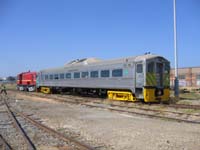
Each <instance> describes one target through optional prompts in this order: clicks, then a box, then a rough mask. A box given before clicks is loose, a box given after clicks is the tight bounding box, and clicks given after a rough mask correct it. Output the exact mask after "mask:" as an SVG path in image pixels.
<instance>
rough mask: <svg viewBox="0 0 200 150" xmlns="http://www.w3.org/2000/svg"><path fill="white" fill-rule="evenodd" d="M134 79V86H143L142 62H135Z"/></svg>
mask: <svg viewBox="0 0 200 150" xmlns="http://www.w3.org/2000/svg"><path fill="white" fill-rule="evenodd" d="M135 77H136V80H135V87H136V88H143V86H144V71H143V64H142V63H137V64H136V76H135Z"/></svg>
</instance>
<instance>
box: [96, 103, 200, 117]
mask: <svg viewBox="0 0 200 150" xmlns="http://www.w3.org/2000/svg"><path fill="white" fill-rule="evenodd" d="M94 103H96V102H94ZM97 104H98V103H97ZM109 105H110V106H115V107H123V108H135V109H139V110H144V111H152V112H160V113H163V112H165V113H173V114H178V115H190V116H196V117H200V114H189V113H183V112H175V111H169V110H158V109H149V108H141V107H137V106H122V105H116V104H109Z"/></svg>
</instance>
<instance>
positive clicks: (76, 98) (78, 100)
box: [11, 90, 200, 110]
mask: <svg viewBox="0 0 200 150" xmlns="http://www.w3.org/2000/svg"><path fill="white" fill-rule="evenodd" d="M11 91H12V92H17V93H18V92H19V93H22V94H25V95H29V96H30V95H31V96H39V97H41V98H56V99H57V100H60V101H66V99H65V100H64V99H63V98H72V99H73V100H71V101H70V100H67V101H68V102H69V103H82V102H91V101H98V102H102V101H106V100H108V99H106V98H98V97H89V96H86V97H84V96H83V97H82V96H77V95H60V94H43V93H36V92H31V93H30V92H21V91H16V90H11ZM121 103H124V104H127V103H130V102H121ZM134 104H135V105H137V106H141V105H147V104H145V103H140V102H136V103H134ZM140 104H141V105H140ZM150 105H151V106H153V105H156V106H162V107H168V108H175V109H194V110H200V105H191V104H150Z"/></svg>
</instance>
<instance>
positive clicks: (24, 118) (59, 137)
mask: <svg viewBox="0 0 200 150" xmlns="http://www.w3.org/2000/svg"><path fill="white" fill-rule="evenodd" d="M1 103H4V105H1V110H4V111H2V112H1V114H3V115H4V116H3V117H2V116H0V120H1V124H0V125H2V128H1V129H0V131H1V133H2V135H3V134H4V137H3V136H2V135H1V136H0V144H1V145H0V148H1V147H2V149H3V148H4V149H5V148H6V149H8V150H9V149H19V150H23V149H28V150H35V149H37V148H38V146H40V145H48V146H49V143H56V144H55V146H53V147H58V148H59V147H60V148H62V149H67V150H68V149H73V150H76V149H77V150H94V148H93V147H91V146H89V145H87V144H85V143H84V142H80V141H78V140H75V139H73V138H71V137H66V136H64V135H63V134H61V133H59V132H57V131H55V130H53V129H51V128H49V127H47V126H45V125H43V124H41V123H40V122H39V121H36V120H34V119H32V118H31V117H29V116H28V115H26V114H24V113H22V112H20V111H18V110H16V109H14V108H13V107H11V106H10V105H9V103H8V97H7V99H6V97H2V96H1ZM3 107H4V108H3ZM5 110H6V111H5ZM3 119H4V120H5V121H4V123H3V122H2V120H3ZM8 120H9V121H8ZM7 122H10V124H8V123H7ZM11 124H12V125H13V126H14V128H15V129H17V131H18V132H15V131H14V130H12V132H7V131H9V130H10V129H11V127H12V126H10V125H11ZM36 128H37V129H36ZM30 130H31V132H30V133H29V132H28V131H30ZM36 131H39V132H37V134H35V132H36ZM14 132H15V133H14ZM14 134H15V135H16V134H17V138H14V139H13V137H16V136H14ZM32 134H34V136H35V137H42V142H41V141H39V140H38V139H34V136H31V135H32ZM8 135H13V136H8ZM22 137H23V140H22ZM18 138H19V139H21V140H20V141H19V140H18ZM53 138H54V139H53ZM6 139H7V140H6ZM44 139H45V140H44ZM13 141H14V143H13ZM38 143H39V144H38ZM61 145H62V146H61Z"/></svg>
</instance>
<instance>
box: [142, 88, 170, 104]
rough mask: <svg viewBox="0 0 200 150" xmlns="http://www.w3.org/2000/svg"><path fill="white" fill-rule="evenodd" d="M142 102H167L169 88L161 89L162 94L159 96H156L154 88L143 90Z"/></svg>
mask: <svg viewBox="0 0 200 150" xmlns="http://www.w3.org/2000/svg"><path fill="white" fill-rule="evenodd" d="M143 93H144V101H145V102H147V103H149V102H167V101H169V97H170V90H169V88H164V89H163V94H162V95H160V96H156V88H144V90H143Z"/></svg>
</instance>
